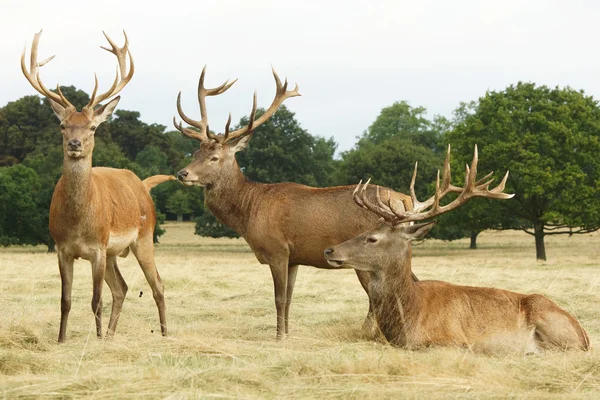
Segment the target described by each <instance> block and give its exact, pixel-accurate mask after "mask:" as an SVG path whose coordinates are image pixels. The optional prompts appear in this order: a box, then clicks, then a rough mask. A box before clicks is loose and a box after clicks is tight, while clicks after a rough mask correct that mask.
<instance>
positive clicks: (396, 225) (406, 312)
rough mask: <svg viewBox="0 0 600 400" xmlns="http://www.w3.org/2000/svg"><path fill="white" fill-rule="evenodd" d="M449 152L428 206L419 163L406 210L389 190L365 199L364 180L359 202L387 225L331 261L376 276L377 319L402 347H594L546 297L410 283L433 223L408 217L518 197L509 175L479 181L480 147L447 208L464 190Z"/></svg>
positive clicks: (335, 252)
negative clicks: (415, 245)
mask: <svg viewBox="0 0 600 400" xmlns="http://www.w3.org/2000/svg"><path fill="white" fill-rule="evenodd" d="M449 154H450V148H449V147H448V155H447V156H446V162H445V165H444V175H443V181H442V184H441V186H440V177H439V172H438V178H437V185H436V192H435V195H434V196H433V197H431V198H430V199H428V200H427V201H425V202H423V203H421V202H419V201H418V200H417V199H416V197H415V195H414V183H415V179H416V172H417V168H416V165H415V171H414V174H413V179H412V183H411V188H410V190H411V196H412V200H413V204H414V209H413V210H408V211H405V209H404V208H403V207H402V205H401V204H398V203H397V202H396V201H395V200H394V199H393V198H391V196H389V195H388V196H387V199H386V200H382V198H381V197H380V196H379V193H378V195H377V198H376V201H375V202H373V201H372V200H370V199H368V198H366V197H365V196H364V194H365V190H366V187H367V185H368V183H367V184H365V185H364V186H362V187H361V184H360V183H359V185H358V186H357V187H356V190H355V192H354V200H355V201H356V203H357V204H358V205H359V206H361V207H364V208H366V209H368V210H369V211H371V212H372V213H373V214H374V215H377V216H378V217H380V218H382V219H383V220H384V221H385V222H386V223H387V224H385V225H384V226H382V227H380V228H378V229H375V230H372V231H370V232H366V233H363V234H361V235H358V236H356V237H355V238H353V239H350V240H348V241H347V242H344V243H342V244H340V245H338V246H334V247H332V248H329V249H327V250H325V258H326V259H327V261H328V262H329V264H330V265H331V266H332V267H336V268H354V269H356V270H359V271H366V272H369V273H371V274H372V279H371V282H370V286H369V292H370V294H371V298H372V299H373V303H374V313H375V316H376V318H377V322H378V324H379V327H380V329H381V331H382V333H383V334H384V335H385V337H386V338H387V339H388V341H389V342H390V343H392V344H394V345H397V346H401V347H407V348H415V347H421V346H429V345H441V346H451V345H454V346H468V347H471V348H475V349H482V350H497V349H498V348H506V346H508V347H509V348H513V349H518V350H523V351H525V352H538V351H539V350H541V349H545V348H557V349H581V350H587V349H589V347H590V342H589V338H588V336H587V334H586V332H585V330H584V329H583V328H582V327H581V325H580V324H579V322H577V320H576V319H575V318H574V317H573V316H572V315H570V314H569V313H568V312H566V311H565V310H563V309H562V308H560V307H559V306H557V305H556V304H555V303H554V302H553V301H551V300H550V299H548V298H547V297H545V296H542V295H539V294H531V295H524V294H520V293H515V292H510V291H507V290H502V289H495V288H485V287H471V286H459V285H453V284H451V283H447V282H441V281H419V282H413V281H412V279H411V258H412V255H411V242H412V241H414V240H419V239H422V238H423V237H424V236H425V235H426V234H427V232H429V230H430V229H431V228H432V227H433V226H434V224H435V221H433V222H425V223H418V224H414V225H410V226H409V225H407V224H406V223H407V222H417V221H423V220H426V219H429V218H432V217H435V216H437V215H440V214H442V213H445V212H448V211H450V210H453V209H455V208H457V207H460V206H461V205H462V204H464V203H465V202H467V201H468V200H469V199H470V198H473V197H487V198H492V199H509V198H511V197H513V195H512V194H506V193H503V190H504V185H505V183H506V179H507V177H508V172H507V173H506V175H505V176H504V179H503V180H502V182H501V183H500V184H499V185H498V186H497V187H496V188H494V189H491V190H490V189H488V187H489V185H490V183H491V180H486V178H487V177H486V178H484V179H483V180H481V181H478V182H475V177H476V174H477V147H475V155H474V158H473V162H472V164H471V168H469V166H467V171H466V178H465V183H464V186H463V187H462V189H460V194H459V196H458V197H457V198H456V199H455V200H454V201H452V202H450V203H449V204H447V205H444V206H441V205H440V199H441V198H442V197H444V196H445V195H446V194H447V193H448V192H449V191H451V190H455V189H458V188H456V187H453V186H452V185H451V184H450V164H449ZM490 175H491V174H490ZM488 177H489V175H488ZM482 181H483V182H482ZM378 192H379V191H378ZM383 197H384V198H385V197H386V196H383Z"/></svg>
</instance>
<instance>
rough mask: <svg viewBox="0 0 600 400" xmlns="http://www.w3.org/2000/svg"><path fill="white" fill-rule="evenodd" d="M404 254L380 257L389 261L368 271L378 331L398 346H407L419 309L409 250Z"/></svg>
mask: <svg viewBox="0 0 600 400" xmlns="http://www.w3.org/2000/svg"><path fill="white" fill-rule="evenodd" d="M408 246H409V247H408V254H407V255H408V257H403V258H400V259H399V258H395V259H389V260H384V261H383V262H387V263H389V264H388V265H386V266H385V268H382V269H381V270H380V271H378V272H374V273H372V278H371V281H370V283H369V293H370V295H371V298H372V300H373V307H374V312H375V316H376V318H377V322H378V324H379V327H380V329H381V332H382V333H383V334H384V335H385V337H386V338H387V340H388V341H389V342H390V343H392V344H395V345H398V346H407V345H408V340H407V337H408V333H409V331H410V330H411V327H412V326H413V325H414V323H415V321H416V317H417V311H418V309H419V302H420V301H419V297H418V294H417V290H416V285H415V283H414V282H413V280H412V275H411V272H412V271H411V258H412V254H411V253H412V251H411V248H410V244H409V245H408Z"/></svg>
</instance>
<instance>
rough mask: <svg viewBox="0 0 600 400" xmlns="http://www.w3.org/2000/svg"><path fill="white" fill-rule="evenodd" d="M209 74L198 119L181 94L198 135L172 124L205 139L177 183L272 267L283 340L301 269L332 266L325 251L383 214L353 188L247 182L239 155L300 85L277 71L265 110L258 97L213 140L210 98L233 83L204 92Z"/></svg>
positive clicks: (363, 278)
mask: <svg viewBox="0 0 600 400" xmlns="http://www.w3.org/2000/svg"><path fill="white" fill-rule="evenodd" d="M204 74H205V69H203V70H202V74H201V75H200V82H199V84H198V102H199V105H200V115H201V120H200V121H195V120H193V119H191V118H189V117H188V116H187V115H186V114H185V113H184V112H183V110H182V109H181V92H180V93H179V96H178V97H177V110H178V112H179V115H180V116H181V118H182V119H183V120H184V121H185V122H187V123H188V124H190V125H192V126H193V127H195V128H197V130H193V129H190V128H184V127H183V126H182V125H181V123H179V124H178V123H176V122H175V119H174V120H173V121H174V123H175V127H176V128H177V129H178V130H180V131H181V132H182V133H183V134H184V135H186V136H188V137H191V138H194V139H197V140H198V141H200V142H201V146H200V149H199V150H197V151H196V152H195V153H194V157H193V160H192V162H191V163H190V164H189V165H188V166H187V167H185V168H184V169H182V170H181V171H179V173H178V178H179V180H180V181H181V182H182V183H184V184H186V185H199V186H204V187H205V188H206V189H205V203H206V205H207V206H208V208H209V209H210V211H211V212H212V213H213V214H214V215H215V216H216V217H217V218H218V219H219V220H220V221H221V222H223V223H224V224H225V225H227V226H229V227H231V228H233V229H234V230H235V231H237V232H238V233H239V234H240V235H242V236H243V237H244V239H246V241H247V242H248V244H249V245H250V247H251V248H252V251H253V252H254V254H255V255H256V257H257V259H258V260H259V262H261V263H262V264H268V265H269V267H270V269H271V274H272V276H273V284H274V291H275V306H276V309H277V338H278V339H279V338H282V337H283V335H284V334H286V333H288V331H289V329H288V317H289V308H290V304H291V299H292V293H293V290H294V283H295V279H296V274H297V271H298V265H299V264H303V265H311V266H315V267H320V268H330V267H329V265H328V264H327V263H326V262H325V260H324V259H323V253H322V252H323V250H324V249H325V248H326V247H328V246H332V245H335V244H338V243H341V242H343V241H344V240H347V239H349V238H351V237H353V236H355V235H357V234H358V233H360V232H363V231H365V230H368V229H373V228H374V227H375V226H377V224H378V217H376V216H373V215H371V214H370V213H368V212H366V211H365V210H363V209H361V208H360V207H357V206H356V205H355V204H353V202H352V201H351V199H350V193H351V191H352V188H351V187H350V186H343V187H333V188H312V187H308V186H304V185H299V184H295V183H275V184H262V183H254V182H250V181H248V180H247V179H246V177H244V176H243V174H242V172H241V171H240V168H239V166H238V164H237V161H236V159H235V153H236V152H238V151H240V150H243V149H244V148H245V147H246V146H247V145H248V142H249V140H250V138H251V137H252V132H253V130H254V129H255V128H256V127H258V126H260V125H261V124H262V123H264V122H265V121H266V120H267V119H268V118H270V117H271V116H272V115H273V114H274V113H275V111H276V110H277V108H278V107H279V106H280V105H281V103H282V102H283V101H284V100H285V99H287V98H289V97H294V96H299V95H300V94H299V93H298V86H297V85H296V87H295V89H294V90H289V91H288V90H287V81H286V82H285V83H283V84H282V83H281V81H280V79H279V77H278V76H277V74H276V73H275V71H273V76H274V78H275V83H276V85H277V89H276V94H275V98H274V100H273V102H272V104H271V106H270V107H269V108H268V109H267V110H266V111H265V113H264V114H263V115H261V116H260V117H259V118H257V119H256V120H255V119H254V118H255V113H256V94H255V95H254V104H253V107H252V111H251V113H250V118H249V123H248V125H247V126H245V127H242V128H240V129H237V130H235V131H233V132H230V131H229V125H230V123H231V115H230V116H229V120H228V122H227V125H226V126H225V133H224V134H223V135H215V134H213V133H212V132H211V131H210V130H209V129H208V116H207V113H206V97H207V96H216V95H219V94H221V93H223V92H225V91H226V90H227V89H229V88H230V87H231V85H233V83H235V81H233V82H228V81H227V82H225V83H223V84H222V85H220V86H218V87H216V88H214V89H207V88H205V87H204ZM390 193H391V196H392V197H394V198H395V199H397V200H398V201H400V202H402V203H405V206H406V207H408V208H411V207H412V205H411V204H410V201H411V199H410V197H408V196H405V195H403V194H401V193H397V192H390ZM369 195H370V196H372V197H373V198H374V197H375V192H374V191H369ZM357 275H358V277H359V280H360V282H361V285H362V286H363V288H364V289H365V290H368V287H367V286H368V282H369V274H367V273H362V272H360V271H358V272H357ZM415 279H416V278H415ZM372 323H373V321H372V319H371V307H369V314H368V316H367V321H366V324H365V327H367V328H369V327H371V325H372Z"/></svg>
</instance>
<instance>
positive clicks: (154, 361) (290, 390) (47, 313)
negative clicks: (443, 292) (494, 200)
mask: <svg viewBox="0 0 600 400" xmlns="http://www.w3.org/2000/svg"><path fill="white" fill-rule="evenodd" d="M166 229H167V233H166V235H165V236H164V237H163V238H162V239H161V243H160V244H159V245H157V246H156V248H157V251H156V260H157V264H158V268H159V271H160V273H161V275H162V277H163V279H164V281H165V293H166V301H167V319H168V325H169V329H170V336H169V337H167V338H163V337H161V336H160V333H159V332H160V329H159V324H158V313H157V310H156V306H155V304H154V300H153V299H152V294H151V291H150V289H149V287H148V285H147V283H146V281H145V279H144V277H143V275H142V273H141V270H140V269H139V267H138V265H137V263H136V261H135V259H134V258H133V256H132V255H130V256H129V257H128V258H126V259H120V260H121V262H120V268H121V271H122V273H123V276H124V277H125V280H126V281H127V283H128V285H129V293H128V296H127V299H126V300H125V306H124V308H123V313H122V315H121V319H120V322H119V326H118V329H117V334H116V336H115V337H114V338H113V339H111V340H100V341H99V340H97V339H96V338H95V333H94V331H95V329H94V321H93V316H92V312H91V308H90V301H91V289H92V288H91V272H90V265H89V263H88V262H86V261H82V260H79V261H76V263H75V283H74V290H73V307H72V310H71V316H70V319H69V327H68V330H67V343H65V344H62V345H58V344H57V343H56V338H57V335H58V324H59V319H60V313H59V308H60V306H59V299H60V278H59V275H58V267H57V262H56V256H55V255H52V254H47V253H45V249H44V248H42V247H33V248H32V247H28V248H8V249H0V396H3V397H4V398H18V397H26V398H38V397H39V398H75V397H83V396H91V397H93V398H107V399H108V398H111V399H112V398H142V397H143V398H145V399H151V398H172V399H179V398H229V397H233V398H287V397H291V398H366V397H373V398H415V399H422V398H449V397H458V398H561V399H562V398H600V356H599V353H598V351H597V350H596V349H595V348H594V349H593V350H592V351H591V352H589V353H582V352H571V353H563V352H547V353H545V354H543V355H539V356H522V355H518V354H505V355H494V356H490V355H482V354H475V353H473V352H470V351H468V350H465V349H459V348H429V349H424V350H419V351H406V350H402V349H397V348H393V347H391V346H389V345H387V344H385V343H383V342H382V341H374V340H371V339H370V338H367V337H365V336H364V335H363V333H362V332H361V329H360V328H361V325H362V322H363V319H364V317H365V315H366V312H367V298H366V295H365V293H364V292H363V290H362V288H361V287H360V285H359V283H358V280H357V279H356V275H355V274H354V272H353V271H351V270H338V271H331V270H318V269H315V268H311V267H301V269H300V271H299V273H298V279H297V281H296V290H295V293H294V302H293V305H292V311H291V322H290V323H291V334H290V336H289V338H287V339H286V340H284V341H282V342H277V341H275V306H274V300H273V294H272V280H271V275H270V272H269V268H268V267H267V266H264V265H260V264H259V263H258V262H257V261H256V259H255V258H254V256H253V254H252V253H251V252H250V250H249V249H248V247H247V246H246V244H245V242H244V241H243V240H237V239H234V240H231V239H206V238H200V237H198V236H195V235H193V226H192V225H191V224H187V223H183V224H174V223H171V224H167V225H166ZM479 246H480V248H479V249H478V250H474V251H473V250H468V249H467V247H468V243H467V242H466V241H458V242H452V243H444V242H439V241H434V240H430V241H427V242H425V243H423V244H421V245H419V246H417V247H416V248H415V251H414V260H413V269H414V271H415V273H416V274H417V275H418V276H419V277H420V278H421V279H442V280H447V281H450V282H454V283H459V284H467V285H481V286H496V287H501V288H504V289H510V290H515V291H519V292H524V293H534V292H535V293H542V294H545V295H547V296H549V297H550V298H552V299H553V300H555V301H556V302H557V303H558V304H560V305H561V306H563V307H564V308H566V309H567V310H568V311H570V312H571V313H573V314H574V315H575V316H576V317H577V318H578V319H579V320H580V321H581V323H582V325H583V326H584V327H585V328H586V329H587V331H588V333H589V335H590V337H591V340H592V345H593V346H594V347H598V346H599V345H600V343H599V342H598V338H599V337H600V319H599V316H600V293H599V291H600V266H599V264H600V235H598V234H592V235H584V236H575V237H571V238H567V237H560V238H558V237H550V238H549V239H548V240H547V253H548V258H549V261H548V262H545V263H539V262H536V261H535V249H534V243H533V238H531V237H529V236H527V235H525V234H523V233H520V232H488V233H484V234H482V235H481V237H480V239H479ZM110 305H111V298H110V295H109V290H108V287H106V286H105V292H104V326H105V328H106V324H107V323H108V316H109V313H110Z"/></svg>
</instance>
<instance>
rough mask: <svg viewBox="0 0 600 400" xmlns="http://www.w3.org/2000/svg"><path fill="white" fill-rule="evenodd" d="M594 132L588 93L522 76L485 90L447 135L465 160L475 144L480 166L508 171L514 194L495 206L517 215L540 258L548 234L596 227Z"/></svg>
mask: <svg viewBox="0 0 600 400" xmlns="http://www.w3.org/2000/svg"><path fill="white" fill-rule="evenodd" d="M599 134H600V108H599V107H598V103H597V102H596V101H595V100H594V99H593V98H592V97H591V96H586V95H585V94H584V93H583V91H577V90H573V89H571V88H568V87H567V88H559V87H556V88H553V89H551V88H548V87H546V86H536V85H535V84H534V83H522V82H519V83H518V84H517V85H511V86H509V87H507V88H506V89H505V90H504V91H500V92H495V91H490V92H488V93H486V95H485V96H483V97H481V98H480V99H479V101H478V103H477V107H476V110H475V112H474V113H473V114H472V115H469V116H467V118H465V120H464V122H463V123H460V124H458V125H457V126H456V127H455V129H454V130H453V131H452V132H450V133H448V135H447V138H448V140H449V141H450V142H451V143H452V145H453V149H454V151H453V153H456V155H457V158H458V159H460V160H462V161H463V162H464V161H465V160H467V159H470V157H471V154H472V149H473V146H474V145H475V144H478V145H479V149H480V162H479V170H480V171H499V172H502V171H506V170H510V179H509V181H508V184H507V190H506V192H508V193H515V197H514V198H513V199H511V200H508V201H502V202H497V203H499V204H498V207H502V212H503V213H505V214H508V215H511V216H513V217H515V218H518V219H519V220H520V221H521V229H523V230H524V231H525V232H527V233H528V234H530V235H533V236H534V237H535V243H536V257H537V258H538V259H541V260H545V259H546V250H545V245H544V237H545V236H547V235H558V234H568V235H572V234H576V233H588V232H592V231H595V230H597V229H598V228H600V201H599V200H600V191H599V189H600V188H599V184H600V159H599V158H598V154H600V139H599Z"/></svg>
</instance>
